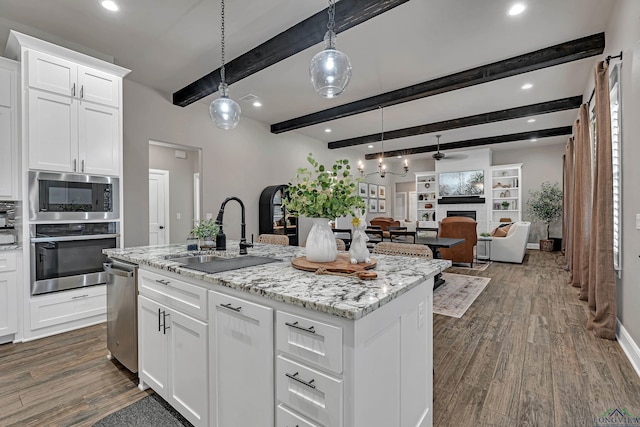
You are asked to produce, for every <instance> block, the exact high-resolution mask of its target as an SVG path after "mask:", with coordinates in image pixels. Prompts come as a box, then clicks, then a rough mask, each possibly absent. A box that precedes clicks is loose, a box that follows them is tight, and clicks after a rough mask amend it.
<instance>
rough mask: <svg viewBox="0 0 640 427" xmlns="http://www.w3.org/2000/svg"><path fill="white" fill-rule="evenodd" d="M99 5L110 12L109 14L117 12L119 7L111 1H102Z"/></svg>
mask: <svg viewBox="0 0 640 427" xmlns="http://www.w3.org/2000/svg"><path fill="white" fill-rule="evenodd" d="M100 4H101V5H102V7H104V8H105V9H107V10H110V11H111V12H117V11H119V10H120V6H118V4H117V3H116V2H114V1H113V0H102V1H101V2H100Z"/></svg>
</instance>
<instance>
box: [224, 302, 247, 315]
mask: <svg viewBox="0 0 640 427" xmlns="http://www.w3.org/2000/svg"><path fill="white" fill-rule="evenodd" d="M220 307H224V308H228V309H229V310H233V311H235V312H236V313H240V310H242V307H241V306H238V307H234V306H232V305H231V303H228V304H220Z"/></svg>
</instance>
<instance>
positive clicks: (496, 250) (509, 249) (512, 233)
mask: <svg viewBox="0 0 640 427" xmlns="http://www.w3.org/2000/svg"><path fill="white" fill-rule="evenodd" d="M530 227H531V223H530V222H528V221H518V222H514V223H513V224H511V227H510V228H509V231H508V232H507V236H506V237H494V238H493V239H492V240H491V261H500V262H515V263H518V264H522V260H523V259H524V251H525V249H526V248H527V242H528V240H529V228H530Z"/></svg>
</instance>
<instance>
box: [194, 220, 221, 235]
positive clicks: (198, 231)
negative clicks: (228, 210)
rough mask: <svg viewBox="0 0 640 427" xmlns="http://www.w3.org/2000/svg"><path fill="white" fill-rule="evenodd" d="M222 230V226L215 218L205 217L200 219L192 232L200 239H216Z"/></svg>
mask: <svg viewBox="0 0 640 427" xmlns="http://www.w3.org/2000/svg"><path fill="white" fill-rule="evenodd" d="M219 231H220V226H218V224H216V222H215V220H213V219H204V220H202V221H200V222H199V223H198V224H197V225H196V226H195V227H193V229H192V230H191V234H192V235H193V236H194V237H197V238H198V239H207V240H208V239H212V240H213V239H215V237H216V236H217V235H218V232H219Z"/></svg>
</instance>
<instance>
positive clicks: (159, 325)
mask: <svg viewBox="0 0 640 427" xmlns="http://www.w3.org/2000/svg"><path fill="white" fill-rule="evenodd" d="M161 326H162V324H161V323H160V309H158V332H160V327H161Z"/></svg>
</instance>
